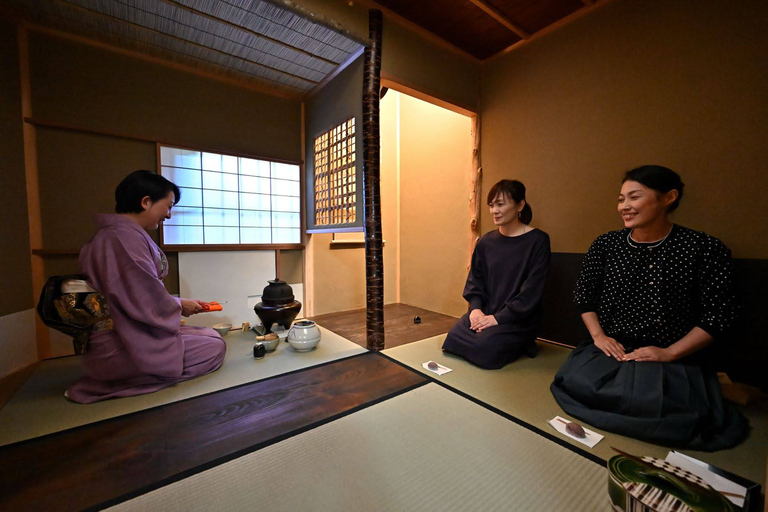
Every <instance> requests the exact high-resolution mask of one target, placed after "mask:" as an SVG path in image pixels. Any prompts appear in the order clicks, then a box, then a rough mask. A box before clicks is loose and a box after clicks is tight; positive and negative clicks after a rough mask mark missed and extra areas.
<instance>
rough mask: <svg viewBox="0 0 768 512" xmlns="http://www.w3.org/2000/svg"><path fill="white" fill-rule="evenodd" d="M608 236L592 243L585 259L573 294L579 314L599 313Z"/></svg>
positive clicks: (602, 236)
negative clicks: (598, 307)
mask: <svg viewBox="0 0 768 512" xmlns="http://www.w3.org/2000/svg"><path fill="white" fill-rule="evenodd" d="M606 236H607V235H601V236H599V237H598V238H597V239H596V240H595V241H594V242H592V245H591V246H590V247H589V251H587V255H586V257H585V258H584V263H583V264H582V267H581V273H580V274H579V279H578V280H577V281H576V291H575V292H574V294H573V301H574V303H575V304H576V307H577V308H578V310H579V313H588V312H590V311H597V306H598V304H599V302H600V295H601V293H602V291H603V281H604V279H605V258H606V252H607V240H606Z"/></svg>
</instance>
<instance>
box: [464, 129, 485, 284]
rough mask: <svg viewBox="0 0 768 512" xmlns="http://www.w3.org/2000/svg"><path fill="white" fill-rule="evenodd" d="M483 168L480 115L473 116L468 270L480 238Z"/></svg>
mask: <svg viewBox="0 0 768 512" xmlns="http://www.w3.org/2000/svg"><path fill="white" fill-rule="evenodd" d="M482 188H483V167H482V165H481V163H480V115H479V114H477V115H474V116H472V183H471V184H470V188H469V190H470V193H469V219H470V220H469V256H468V258H469V259H468V261H467V270H469V268H470V267H471V266H472V253H473V252H474V250H475V244H476V243H477V239H478V238H480V205H481V204H482V197H480V195H481V194H482Z"/></svg>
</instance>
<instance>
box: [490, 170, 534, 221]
mask: <svg viewBox="0 0 768 512" xmlns="http://www.w3.org/2000/svg"><path fill="white" fill-rule="evenodd" d="M499 193H501V194H504V195H505V196H506V197H507V198H509V199H511V200H513V201H514V202H516V203H519V202H520V201H524V200H525V185H523V184H522V183H520V182H519V181H517V180H501V181H499V182H498V183H496V184H495V185H494V186H492V187H491V190H489V191H488V204H491V203H492V202H493V200H494V199H496V196H497V195H499ZM532 220H533V210H531V205H530V204H528V201H525V206H523V209H522V210H521V211H520V222H522V223H523V224H530V223H531V221H532Z"/></svg>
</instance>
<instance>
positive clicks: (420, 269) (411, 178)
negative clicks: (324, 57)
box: [400, 95, 472, 316]
mask: <svg viewBox="0 0 768 512" xmlns="http://www.w3.org/2000/svg"><path fill="white" fill-rule="evenodd" d="M400 99H401V100H400V101H401V109H400V298H401V302H403V303H405V304H411V305H413V306H418V307H421V308H424V309H428V310H431V311H437V312H438V313H444V314H446V315H452V316H461V315H462V314H464V313H465V312H466V310H467V303H466V301H465V300H464V299H463V298H462V296H461V293H462V290H463V289H464V282H465V281H466V278H467V261H468V254H469V219H470V215H469V186H470V178H471V166H472V137H471V129H472V123H471V119H470V118H469V117H466V116H462V115H460V114H456V113H454V112H451V111H448V110H445V109H443V108H440V107H437V106H434V105H431V104H429V103H426V102H424V101H421V100H417V99H415V98H411V97H410V96H406V95H400Z"/></svg>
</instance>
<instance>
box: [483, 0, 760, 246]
mask: <svg viewBox="0 0 768 512" xmlns="http://www.w3.org/2000/svg"><path fill="white" fill-rule="evenodd" d="M767 31H768V3H766V2H764V1H762V0H746V1H744V2H738V3H729V2H719V1H714V0H678V1H675V2H668V1H665V0H642V1H641V0H613V1H608V2H606V3H605V4H603V5H598V6H597V7H596V8H595V9H594V10H593V11H592V12H590V13H588V14H586V15H585V16H583V17H581V18H579V19H577V20H575V21H574V22H573V23H571V24H569V25H566V26H564V27H562V28H560V29H559V30H556V31H554V32H552V33H550V34H548V35H546V36H544V37H541V38H539V39H535V40H533V41H531V42H529V43H528V44H526V45H524V46H521V47H519V48H518V49H516V50H514V51H512V52H511V53H509V54H508V55H506V56H504V57H502V58H500V59H498V60H496V61H493V62H491V63H489V64H487V65H485V66H484V68H483V78H482V83H483V89H482V159H483V168H484V173H485V174H484V190H485V191H487V190H488V188H489V187H490V186H491V184H493V183H494V182H495V181H496V180H498V179H501V178H503V177H512V178H517V179H520V180H522V181H523V182H524V183H525V184H526V186H527V187H528V189H529V200H530V203H531V205H532V207H533V211H534V220H533V224H534V225H535V226H538V227H540V228H542V229H544V230H546V231H547V232H549V233H550V235H551V237H552V249H553V251H558V252H585V251H586V250H587V248H588V247H589V244H590V242H591V241H592V240H593V239H594V238H595V237H596V236H597V235H598V234H600V233H602V232H605V231H608V230H611V229H618V228H620V227H621V222H620V219H619V218H618V215H617V214H616V209H615V202H616V197H617V195H618V190H619V187H620V180H621V176H622V174H623V172H624V171H626V170H628V169H630V168H633V167H635V166H638V165H642V164H646V163H657V164H661V165H666V166H668V167H670V168H672V169H674V170H676V171H678V172H679V173H680V174H681V175H682V177H683V180H684V181H685V183H686V197H685V199H684V201H683V203H682V205H681V208H680V210H679V212H677V213H676V214H675V216H674V220H675V221H677V222H679V223H681V224H683V225H686V226H689V227H691V228H694V229H699V230H703V231H706V232H708V233H711V234H713V235H715V236H717V237H719V238H721V239H722V240H723V241H724V242H725V243H726V244H728V245H729V246H730V247H731V249H732V250H733V252H734V256H736V257H740V258H765V257H768V241H767V240H768V223H766V222H765V221H764V218H765V213H764V211H763V207H762V201H761V198H762V196H763V195H764V192H766V191H768V175H766V173H765V169H766V168H768V144H766V143H765V142H766V140H768V123H766V121H765V114H766V112H768V87H766V83H768V66H766V55H768V38H766V36H765V34H766V32H767ZM482 226H483V228H484V230H485V231H487V230H488V229H490V228H491V221H490V219H489V218H488V215H487V214H486V213H485V212H484V216H483V221H482Z"/></svg>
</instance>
